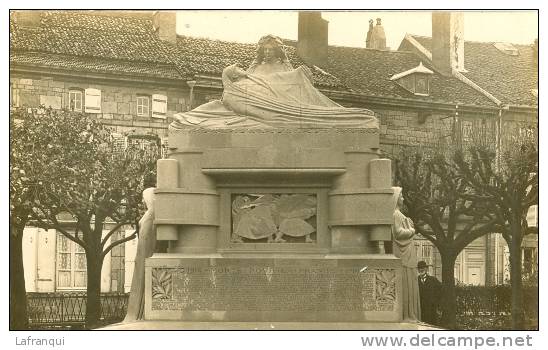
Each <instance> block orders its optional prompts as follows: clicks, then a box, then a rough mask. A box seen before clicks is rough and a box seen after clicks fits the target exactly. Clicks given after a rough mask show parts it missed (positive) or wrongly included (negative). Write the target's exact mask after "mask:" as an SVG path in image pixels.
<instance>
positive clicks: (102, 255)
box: [101, 230, 138, 259]
mask: <svg viewBox="0 0 548 350" xmlns="http://www.w3.org/2000/svg"><path fill="white" fill-rule="evenodd" d="M137 233H138V232H137V230H135V231H133V233H132V234H131V235H129V236H127V237H124V238H122V239H119V240H117V241H116V242H113V243H111V244H110V245H109V246H108V247H107V248H106V249H105V250H104V251H103V252H102V253H101V259H103V258H104V257H105V256H106V255H107V254H108V252H110V251H111V250H112V248H114V247H116V246H117V245H120V244H122V243H125V242H128V241H131V240H132V239H134V238H135V237H137Z"/></svg>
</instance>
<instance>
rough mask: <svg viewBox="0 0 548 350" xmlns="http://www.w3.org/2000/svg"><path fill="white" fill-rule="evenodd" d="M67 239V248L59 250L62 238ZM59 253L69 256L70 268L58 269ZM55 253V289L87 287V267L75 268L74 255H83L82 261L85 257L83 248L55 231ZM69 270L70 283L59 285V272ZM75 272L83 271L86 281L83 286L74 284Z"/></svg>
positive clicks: (82, 288) (81, 288)
mask: <svg viewBox="0 0 548 350" xmlns="http://www.w3.org/2000/svg"><path fill="white" fill-rule="evenodd" d="M65 239H66V240H67V241H68V250H67V251H60V250H59V248H60V247H61V245H62V240H65ZM60 254H69V256H70V269H60V267H59V264H60ZM55 255H56V260H57V262H56V264H55V289H56V290H85V289H86V288H87V269H77V268H76V256H77V255H83V258H84V261H85V259H86V253H85V252H84V250H83V248H82V247H80V246H79V245H78V244H76V243H75V242H73V241H71V240H70V239H68V238H67V237H65V236H64V235H63V234H62V233H59V232H58V233H57V246H56V248H55ZM67 271H68V272H70V285H69V286H59V272H67ZM77 272H84V276H86V283H85V285H83V286H75V275H76V273H77Z"/></svg>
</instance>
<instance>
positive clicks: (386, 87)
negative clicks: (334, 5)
mask: <svg viewBox="0 0 548 350" xmlns="http://www.w3.org/2000/svg"><path fill="white" fill-rule="evenodd" d="M286 45H287V48H286V51H287V53H288V57H289V60H290V61H291V63H292V64H293V66H294V67H298V66H299V65H301V64H303V61H302V59H301V58H300V57H299V56H298V55H297V54H296V49H295V46H296V42H295V41H290V40H289V41H286ZM10 49H11V55H10V62H13V63H21V64H29V65H30V64H35V65H42V66H47V65H51V66H58V67H66V68H72V69H82V70H84V71H98V72H109V71H110V72H119V73H131V74H136V75H141V74H142V75H146V76H154V75H155V74H158V76H161V77H164V78H173V79H183V80H188V79H189V78H193V77H194V75H196V74H204V75H213V76H219V75H220V73H221V72H222V70H223V68H225V67H226V66H228V65H231V64H234V63H239V64H240V65H241V66H242V67H247V66H248V65H249V64H250V63H251V61H252V60H253V58H254V57H255V50H256V45H255V44H241V43H234V42H226V41H220V40H211V39H203V38H194V37H187V36H178V37H177V42H176V44H171V43H169V42H167V41H163V40H160V39H159V38H158V37H157V36H156V34H155V33H154V32H153V30H152V20H151V19H149V18H146V17H144V16H140V17H137V18H135V17H122V18H118V17H113V16H104V15H101V12H100V11H96V14H92V13H90V12H89V11H48V12H44V13H43V15H42V19H41V25H40V26H39V27H38V28H23V27H18V26H17V25H16V24H14V23H13V21H12V20H11V19H10ZM41 54H42V55H43V57H40V55H41ZM328 55H329V57H328V64H327V66H326V67H321V68H322V69H323V70H314V72H313V78H314V84H315V85H316V86H318V87H324V88H330V89H334V90H354V91H357V92H361V93H363V94H365V95H369V96H379V97H392V98H402V99H412V100H416V101H426V102H444V103H451V104H457V103H459V104H468V105H472V104H477V105H481V106H494V104H493V103H492V102H491V101H490V100H489V99H487V98H486V97H485V96H483V95H482V94H480V93H478V92H477V91H475V90H474V89H472V88H471V87H469V86H468V85H466V84H464V83H462V82H460V81H459V80H457V79H455V78H452V77H444V76H441V75H439V74H434V75H433V76H432V81H431V95H430V96H415V95H414V94H412V93H410V92H408V91H407V90H405V89H403V88H402V87H400V86H399V85H398V84H396V83H394V82H392V81H390V77H392V76H393V75H394V74H397V73H401V72H404V71H407V70H409V69H411V68H414V67H416V66H417V65H418V64H419V63H420V61H421V60H420V58H419V56H417V55H416V54H414V53H411V52H397V51H380V50H372V49H365V48H353V47H342V46H330V47H329V49H328ZM423 63H424V64H425V66H426V67H427V68H431V67H430V65H429V64H428V63H426V62H423Z"/></svg>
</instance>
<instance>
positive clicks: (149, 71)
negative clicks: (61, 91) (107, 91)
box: [10, 52, 181, 79]
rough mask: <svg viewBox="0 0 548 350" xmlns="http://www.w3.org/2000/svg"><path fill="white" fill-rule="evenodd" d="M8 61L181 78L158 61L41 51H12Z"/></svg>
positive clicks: (81, 69)
mask: <svg viewBox="0 0 548 350" xmlns="http://www.w3.org/2000/svg"><path fill="white" fill-rule="evenodd" d="M10 62H11V63H17V64H20V65H31V66H36V67H48V68H49V67H55V68H60V69H69V70H80V71H84V72H98V73H118V74H120V73H122V74H124V73H126V74H136V75H139V76H147V77H150V78H164V79H181V75H180V74H179V72H178V71H177V69H175V67H174V66H173V65H164V64H159V63H153V64H151V63H142V62H128V61H121V60H113V59H105V58H96V57H79V56H68V55H59V54H48V53H43V52H12V53H10Z"/></svg>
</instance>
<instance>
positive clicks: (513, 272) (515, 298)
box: [510, 218, 524, 330]
mask: <svg viewBox="0 0 548 350" xmlns="http://www.w3.org/2000/svg"><path fill="white" fill-rule="evenodd" d="M520 223H521V220H520V218H514V222H512V223H511V229H512V243H511V244H510V282H511V283H512V329H515V330H518V329H523V328H524V324H523V321H524V320H523V318H524V313H523V295H522V294H523V290H522V277H521V240H522V233H521V225H520Z"/></svg>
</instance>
